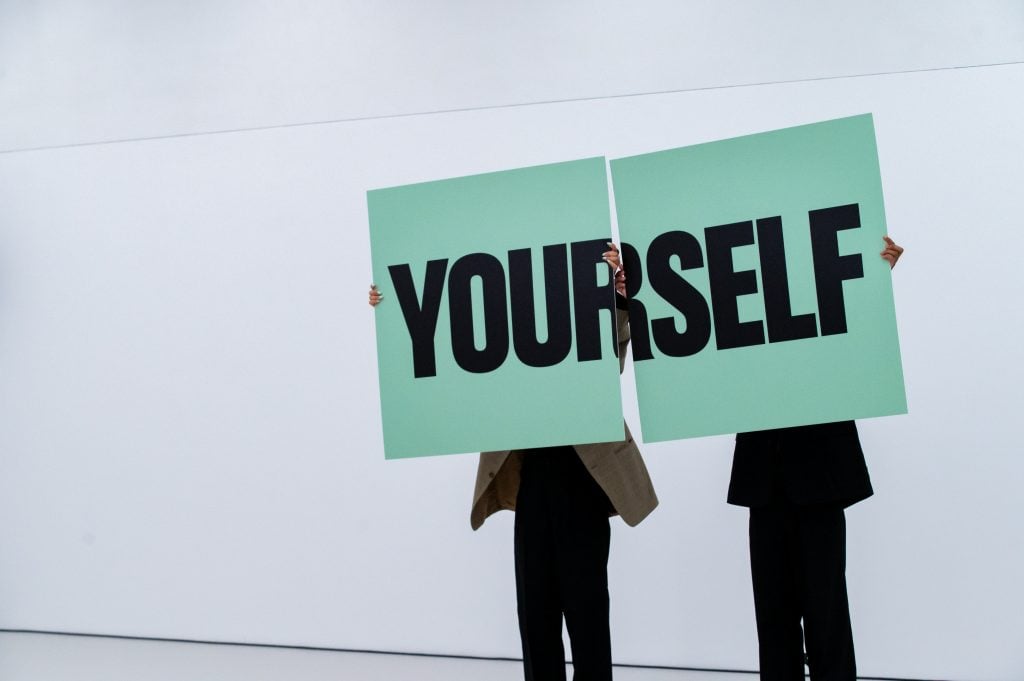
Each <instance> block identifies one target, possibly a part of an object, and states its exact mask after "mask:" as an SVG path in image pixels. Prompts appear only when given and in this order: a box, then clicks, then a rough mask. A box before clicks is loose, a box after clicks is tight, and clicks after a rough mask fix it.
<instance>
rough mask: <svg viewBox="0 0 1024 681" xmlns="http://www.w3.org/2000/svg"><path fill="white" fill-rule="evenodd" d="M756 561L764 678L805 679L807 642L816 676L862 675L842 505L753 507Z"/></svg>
mask: <svg viewBox="0 0 1024 681" xmlns="http://www.w3.org/2000/svg"><path fill="white" fill-rule="evenodd" d="M750 568H751V574H752V576H753V584H754V610H755V613H756V616H757V638H758V643H759V647H760V662H761V679H762V681H803V679H804V644H805V643H806V646H807V666H808V667H809V669H810V673H811V681H855V679H856V677H857V665H856V661H855V659H854V652H853V633H852V631H851V628H850V609H849V604H848V601H847V596H846V518H845V516H844V513H843V506H842V505H840V504H813V505H801V506H797V505H794V504H790V503H787V502H778V503H774V504H771V505H769V506H762V507H756V508H751V509H750ZM801 621H802V622H803V627H801Z"/></svg>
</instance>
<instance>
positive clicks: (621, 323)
mask: <svg viewBox="0 0 1024 681" xmlns="http://www.w3.org/2000/svg"><path fill="white" fill-rule="evenodd" d="M616 323H617V326H618V339H617V340H618V342H619V372H620V373H621V372H622V368H623V367H624V366H625V363H626V347H627V346H628V345H629V315H628V314H626V313H625V312H623V311H621V310H616ZM623 428H625V431H626V439H625V440H621V441H618V442H600V443H596V444H586V445H573V449H575V450H576V453H577V454H578V455H579V457H580V459H581V460H582V461H583V464H584V465H585V466H586V467H587V470H589V471H590V474H591V475H592V476H594V480H595V481H596V482H597V484H598V485H600V486H601V489H603V490H604V493H605V494H607V495H608V499H609V500H610V501H611V502H612V506H613V507H614V508H615V513H617V514H618V515H620V516H622V519H623V520H624V521H626V524H628V525H631V526H632V525H636V524H638V523H639V522H640V521H641V520H643V519H644V518H646V517H647V515H648V514H649V513H650V512H651V511H653V510H654V507H655V506H657V505H658V497H657V495H656V494H655V493H654V485H653V484H652V483H651V476H650V475H649V474H648V473H647V466H645V465H644V460H643V458H642V457H641V456H640V450H639V449H638V448H637V446H636V443H635V442H633V435H632V434H631V433H630V432H629V427H628V426H626V424H625V423H623ZM522 464H523V452H521V451H519V450H513V451H504V452H482V453H481V454H480V464H479V465H478V466H477V471H476V489H475V490H474V492H473V508H472V510H471V511H470V514H469V523H470V525H472V527H473V529H474V530H476V529H478V528H479V527H480V526H481V525H483V524H484V520H486V519H487V516H489V515H491V514H492V513H496V512H497V511H500V510H502V509H508V510H510V511H514V510H515V509H516V495H518V493H519V471H520V469H521V467H522Z"/></svg>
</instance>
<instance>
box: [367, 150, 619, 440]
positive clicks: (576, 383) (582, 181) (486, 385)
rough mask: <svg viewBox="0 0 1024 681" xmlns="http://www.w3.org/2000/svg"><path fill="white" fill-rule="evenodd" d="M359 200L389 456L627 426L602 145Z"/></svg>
mask: <svg viewBox="0 0 1024 681" xmlns="http://www.w3.org/2000/svg"><path fill="white" fill-rule="evenodd" d="M367 203H368V208H369V217H370V241H371V249H372V259H373V276H374V281H375V282H376V284H377V285H378V287H379V288H380V290H381V292H382V293H383V294H384V299H383V301H382V302H381V304H380V305H379V306H378V307H377V309H376V326H377V357H378V370H379V376H380V397H381V411H382V420H383V430H384V452H385V457H386V458H389V459H394V458H406V457H415V456H430V455H435V454H452V453H460V452H476V451H482V450H502V449H518V448H527V447H540V446H550V445H563V444H580V443H589V442H607V441H612V440H621V439H622V438H623V427H622V405H621V398H620V393H619V380H618V379H619V375H618V373H619V372H618V366H619V365H618V360H617V358H616V356H615V335H614V333H615V328H614V324H615V320H614V291H613V290H612V286H611V275H610V272H609V268H608V267H607V265H606V264H605V263H604V262H603V261H602V260H601V253H602V252H603V251H605V250H607V248H606V246H605V245H604V244H605V242H606V241H607V240H608V239H609V237H610V234H611V225H610V213H609V207H608V185H607V173H606V169H605V160H604V159H603V158H592V159H585V160H579V161H570V162H566V163H558V164H552V165H545V166H537V167H532V168H522V169H516V170H508V171H503V172H496V173H489V174H486V175H475V176H470V177H461V178H455V179H448V180H440V181H436V182H427V183H423V184H415V185H408V186H402V187H393V188H388V189H378V190H373V191H370V192H367ZM549 315H550V316H549ZM549 322H550V323H549ZM549 326H550V328H549ZM534 327H536V328H534Z"/></svg>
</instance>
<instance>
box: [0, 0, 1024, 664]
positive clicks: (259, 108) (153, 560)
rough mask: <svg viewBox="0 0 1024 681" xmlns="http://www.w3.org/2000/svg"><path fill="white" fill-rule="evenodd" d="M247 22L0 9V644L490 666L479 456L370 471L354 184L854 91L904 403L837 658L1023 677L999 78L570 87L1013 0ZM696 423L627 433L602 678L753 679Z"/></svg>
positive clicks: (376, 434)
mask: <svg viewBox="0 0 1024 681" xmlns="http://www.w3.org/2000/svg"><path fill="white" fill-rule="evenodd" d="M248 5H249V3H238V2H217V3H199V2H193V3H173V4H172V3H156V2H151V3H138V2H135V3H129V2H106V3H99V2H96V3H71V2H65V3H60V2H50V3H29V2H11V1H8V2H5V3H3V4H0V377H2V378H0V546H2V547H3V550H2V551H0V627H3V628H31V629H47V630H68V631H82V632H95V633H116V634H128V635H142V636H169V637H182V638H201V639H215V640H232V641H251V642H269V643H293V644H305V645H325V646H337V647H346V648H371V649H388V650H404V651H427V652H441V653H466V654H482V655H505V656H516V655H517V654H518V636H517V632H516V624H515V607H514V586H513V577H512V564H511V551H512V547H511V514H501V515H499V516H497V517H495V518H492V519H491V520H489V521H488V523H487V525H486V526H485V527H484V528H483V529H482V530H481V531H480V532H478V533H472V532H470V530H469V523H468V509H469V500H470V493H471V490H472V483H473V477H474V472H475V459H474V458H473V457H470V456H453V457H440V458H433V459H428V460H406V461H395V462H384V460H383V453H382V450H381V444H380V421H379V407H378V402H377V388H376V371H375V368H374V361H375V358H374V356H373V347H374V344H373V323H372V313H371V312H370V310H369V308H367V307H366V305H365V302H364V300H365V298H364V295H365V288H366V284H367V283H368V282H367V279H368V277H369V275H368V272H369V263H368V252H369V251H368V235H367V228H366V211H365V194H364V192H365V190H366V189H368V188H372V187H380V186H388V185H395V184H402V183H407V182H414V181H420V180H427V179H436V178H440V177H446V176H452V175H464V174H469V173H476V172H482V171H489V170H497V169H504V168H511V167H516V166H522V165H531V164H538V163H545V162H551V161H558V160H566V159H570V158H578V157H584V156H592V155H598V154H604V155H607V156H609V157H615V156H621V155H627V154H633V153H639V152H644V151H650V150H654V149H661V148H667V147H671V146H678V145H683V144H689V143H693V142H700V141H707V140H712V139H718V138H722V137H726V136H732V135H737V134H743V133H748V132H755V131H759V130H765V129H771V128H776V127H781V126H786V125H792V124H798V123H804V122H809V121H814V120H820V119H825V118H831V117H836V116H843V115H849V114H855V113H862V112H865V111H871V112H873V113H874V115H875V124H876V127H877V131H878V143H879V153H880V156H881V166H882V175H883V181H884V186H885V193H886V206H887V213H888V219H889V224H890V229H891V231H892V232H893V234H894V235H895V236H896V237H897V238H898V240H899V241H900V242H901V243H902V244H903V245H905V246H906V247H907V254H906V256H905V257H904V259H903V260H902V261H901V263H900V266H899V268H898V269H897V271H896V274H895V286H896V299H897V309H898V316H899V320H900V333H901V342H902V348H903V357H904V369H905V373H906V380H907V389H908V398H909V400H910V409H911V413H910V415H909V416H904V417H893V418H888V419H877V420H873V421H866V422H863V423H862V425H861V433H862V438H863V440H864V443H865V446H866V449H867V450H868V457H869V465H870V466H871V469H872V474H873V479H874V482H875V487H876V490H877V492H878V494H877V495H876V497H875V498H873V499H871V500H869V501H867V502H865V503H863V504H861V505H858V506H856V507H854V508H853V509H852V510H851V511H850V512H849V514H848V519H849V534H850V536H849V554H850V555H849V570H848V572H849V580H850V591H851V600H852V606H853V616H854V627H855V634H856V639H857V646H858V658H859V663H860V664H859V666H860V670H861V674H863V675H869V676H890V677H912V678H934V679H939V678H941V679H986V680H993V681H994V680H1000V681H1002V680H1005V681H1019V679H1020V678H1021V676H1022V673H1024V653H1021V652H1020V641H1021V640H1024V614H1022V613H1021V608H1022V606H1024V588H1022V587H1021V586H1020V575H1021V574H1022V573H1024V544H1022V543H1021V541H1020V539H1019V537H1020V529H1019V522H1020V518H1021V517H1022V512H1024V501H1022V500H1021V495H1020V489H1021V487H1022V485H1024V462H1022V461H1021V459H1020V448H1019V446H1016V443H1017V440H1018V438H1017V436H1016V432H1015V428H1014V426H1015V419H1016V418H1018V415H1019V414H1020V413H1021V411H1022V407H1024V400H1022V398H1021V389H1020V385H1021V382H1022V378H1024V376H1022V371H1021V368H1020V362H1019V360H1020V358H1021V351H1020V349H1019V348H1020V346H1021V332H1020V322H1021V313H1020V311H1019V308H1020V306H1019V302H1018V301H1019V298H1020V294H1021V284H1020V281H1021V280H1020V277H1019V276H1018V275H1017V272H1016V271H1015V266H1016V259H1017V258H1016V253H1017V252H1019V250H1020V249H1021V248H1022V247H1024V237H1022V235H1021V232H1022V230H1021V224H1020V215H1021V211H1020V209H1019V206H1018V196H1019V192H1020V187H1021V186H1024V166H1022V163H1021V158H1024V129H1022V126H1021V125H1020V120H1021V119H1022V117H1024V96H1022V95H1021V93H1022V92H1024V65H1021V64H1019V63H1018V64H1015V65H1006V66H992V67H986V68H973V69H958V70H943V71H932V72H922V73H916V74H903V75H880V76H873V77H863V78H846V79H827V80H815V81H811V82H801V83H788V84H786V83H782V84H774V85H761V86H753V87H735V88H726V89H710V90H697V91H691V92H680V93H675V94H672V93H668V94H652V95H647V96H635V97H621V98H612V99H607V98H604V97H609V96H614V95H625V94H630V93H644V92H662V91H668V90H674V89H691V88H707V87H713V86H718V85H742V84H745V83H761V82H775V81H791V80H799V79H806V78H826V77H829V76H839V75H850V74H862V73H877V72H882V71H900V70H913V69H925V68H939V67H952V66H969V65H977V64H992V63H1002V62H1020V61H1022V60H1024V6H1022V5H1021V4H1020V3H1019V2H996V1H991V2H986V3H972V4H971V5H970V6H969V7H968V6H966V4H965V3H953V2H930V3H923V2H922V3H911V2H901V3H883V2H868V3H859V4H857V5H853V4H850V5H844V6H843V7H841V8H838V7H834V6H830V7H827V8H823V7H822V5H824V3H811V2H788V3H781V4H778V5H777V6H776V7H775V9H774V10H773V12H772V13H771V14H769V15H767V16H765V15H764V11H763V10H759V9H758V8H760V7H761V6H762V3H753V2H732V3H712V2H692V3H686V4H685V6H684V4H683V3H670V2H657V3H655V2H650V3H639V4H634V5H631V6H630V7H625V6H620V4H619V3H611V2H605V3H596V4H595V3H517V4H514V5H509V4H507V3H504V4H500V5H499V4H497V3H493V4H492V3H458V2H444V3H440V2H439V3H412V2H407V3H388V4H387V9H384V8H376V9H373V10H370V9H367V7H368V5H367V4H365V3H347V4H339V3H327V2H312V1H310V2H307V3H305V4H304V5H298V4H289V5H288V6H287V9H285V6H284V5H280V6H279V7H269V6H264V7H260V8H258V9H254V8H251V7H249V6H248ZM555 5H557V6H555ZM677 5H678V6H677ZM889 5H895V6H894V7H890V6H889ZM578 97H585V98H591V99H588V100H586V101H578V102H563V103H547V104H535V105H530V106H519V107H502V108H488V107H495V106H499V105H507V104H514V103H529V102H550V101H552V100H565V99H572V98H578ZM465 107H470V108H475V109H477V110H473V111H463V112H450V113H436V114H430V115H412V116H397V117H390V118H376V119H372V118H371V119H367V120H359V121H349V122H338V123H331V124H324V125H314V126H298V127H279V128H274V129H266V130H251V131H247V132H236V133H222V134H197V133H205V132H213V131H218V130H234V129H240V128H250V127H259V126H270V125H273V126H281V125H292V124H301V123H307V122H313V121H323V120H335V119H346V118H358V117H372V116H381V115H394V114H402V113H417V112H424V111H444V110H451V109H457V108H465ZM180 135H185V136H180ZM150 136H165V137H167V138H165V139H155V140H140V141H132V142H125V143H117V144H102V143H100V144H94V143H98V142H104V141H109V140H117V139H131V138H139V137H150ZM67 145H85V146H67ZM37 147H54V148H47V149H42V150H36V151H26V149H30V148H37ZM19 150H21V151H19ZM631 394H632V384H631V378H630V376H628V375H627V379H626V382H625V385H624V395H625V396H626V401H627V409H628V417H629V420H630V421H631V422H632V423H637V418H636V413H635V409H636V406H635V402H634V400H633V398H632V397H630V395H631ZM730 444H731V443H730V441H729V439H728V438H707V439H701V440H695V441H686V442H678V443H665V444H659V445H650V446H647V447H646V448H645V450H644V451H645V455H646V458H647V460H648V464H649V466H650V468H651V471H652V475H653V476H654V478H655V484H656V486H657V487H658V490H659V493H660V496H661V498H662V505H661V507H660V508H659V510H658V511H657V512H656V513H655V514H654V515H653V516H651V518H650V519H649V520H648V521H646V522H645V523H644V524H642V525H641V526H639V527H638V528H635V529H630V528H626V527H625V526H624V525H622V524H621V522H619V521H615V524H614V536H613V549H612V559H611V566H610V569H611V579H612V598H613V637H614V645H615V657H616V659H617V660H618V661H620V662H632V663H644V664H667V665H688V666H706V667H727V668H741V669H753V668H756V664H757V662H756V645H755V637H754V628H753V613H752V603H751V597H750V587H749V573H748V569H747V564H746V560H747V558H746V544H745V540H746V534H745V532H746V516H745V513H744V511H743V510H742V509H736V508H732V507H729V506H727V505H726V504H725V503H724V496H725V489H726V485H727V480H728V469H729V462H730Z"/></svg>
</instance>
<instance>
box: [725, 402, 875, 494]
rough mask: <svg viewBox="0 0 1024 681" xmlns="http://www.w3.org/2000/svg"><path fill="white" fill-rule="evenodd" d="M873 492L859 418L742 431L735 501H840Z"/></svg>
mask: <svg viewBox="0 0 1024 681" xmlns="http://www.w3.org/2000/svg"><path fill="white" fill-rule="evenodd" d="M871 494H872V489H871V479H870V478H869V477H868V467H867V464H866V463H865V462H864V452H863V451H862V450H861V447H860V439H859V438H858V437H857V426H856V424H855V423H854V422H853V421H839V422H836V423H821V424H817V425H813V426H799V427H796V428H779V429H775V430H760V431H757V432H753V433H740V434H738V435H737V436H736V451H735V453H734V454H733V459H732V479H731V480H730V481H729V499H728V501H729V503H730V504H736V505H737V506H751V507H753V506H765V505H767V504H770V503H773V502H779V501H788V502H790V503H793V504H801V505H803V504H820V503H840V504H842V505H843V506H844V507H845V506H849V505H851V504H855V503H857V502H858V501H860V500H862V499H866V498H868V497H869V496H871Z"/></svg>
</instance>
